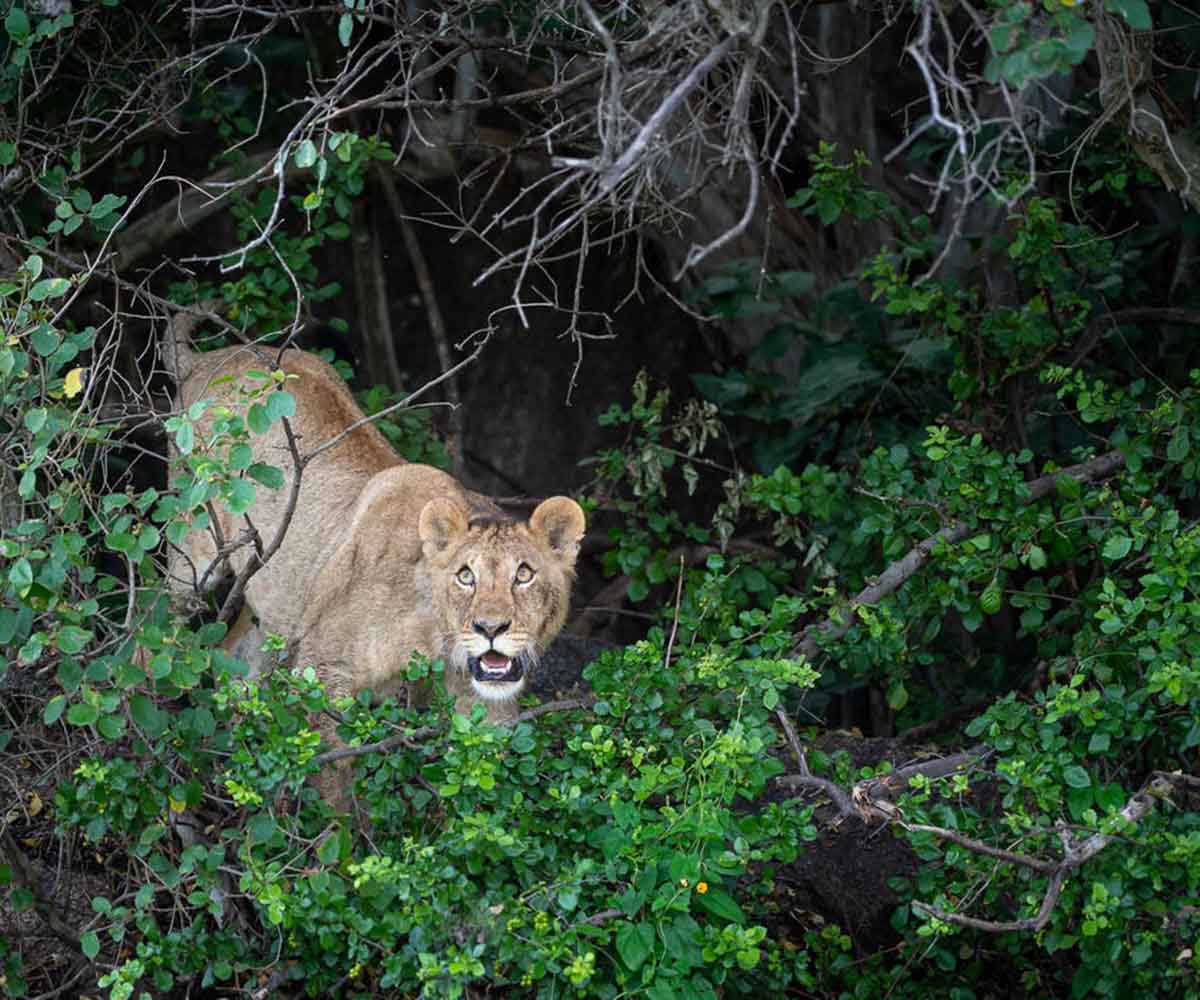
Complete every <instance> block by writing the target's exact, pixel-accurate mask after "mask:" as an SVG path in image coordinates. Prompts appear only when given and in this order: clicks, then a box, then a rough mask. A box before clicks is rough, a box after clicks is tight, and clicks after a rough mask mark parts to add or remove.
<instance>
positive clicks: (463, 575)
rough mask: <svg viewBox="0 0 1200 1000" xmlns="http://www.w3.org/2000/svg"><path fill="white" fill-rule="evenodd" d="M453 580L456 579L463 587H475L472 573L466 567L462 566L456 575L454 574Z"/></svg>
mask: <svg viewBox="0 0 1200 1000" xmlns="http://www.w3.org/2000/svg"><path fill="white" fill-rule="evenodd" d="M454 579H456V580H457V581H458V582H459V583H461V584H462V585H463V586H464V587H474V586H475V574H474V573H472V572H471V570H470V568H469V567H467V566H464V567H463V568H462V569H460V570H459V571H458V572H457V573H456V574H454Z"/></svg>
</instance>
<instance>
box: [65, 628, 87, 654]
mask: <svg viewBox="0 0 1200 1000" xmlns="http://www.w3.org/2000/svg"><path fill="white" fill-rule="evenodd" d="M91 638H92V633H91V632H88V631H87V630H86V629H82V628H79V627H78V626H77V625H67V626H64V627H63V629H62V631H61V632H59V633H58V648H59V649H60V650H62V652H64V653H78V652H79V651H80V650H82V649H83V647H84V646H86V645H87V644H88V642H90V641H91Z"/></svg>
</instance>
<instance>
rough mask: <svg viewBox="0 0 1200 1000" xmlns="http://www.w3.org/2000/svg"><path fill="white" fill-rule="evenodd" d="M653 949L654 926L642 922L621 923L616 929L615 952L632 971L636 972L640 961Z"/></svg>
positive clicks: (640, 963)
mask: <svg viewBox="0 0 1200 1000" xmlns="http://www.w3.org/2000/svg"><path fill="white" fill-rule="evenodd" d="M653 951H654V928H653V927H651V926H650V924H648V923H645V922H644V921H643V922H640V923H636V924H628V923H627V924H622V925H621V927H620V928H619V929H618V930H617V954H618V955H620V956H621V961H622V962H624V963H625V964H626V965H627V966H628V967H629V969H630V971H632V972H637V970H638V969H639V968H641V966H642V963H643V962H645V961H646V959H647V958H649V957H650V955H651V954H652V953H653Z"/></svg>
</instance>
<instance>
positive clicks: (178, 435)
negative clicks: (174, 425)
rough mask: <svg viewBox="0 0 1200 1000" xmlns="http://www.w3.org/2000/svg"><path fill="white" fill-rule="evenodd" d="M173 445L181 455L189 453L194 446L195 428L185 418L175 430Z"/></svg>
mask: <svg viewBox="0 0 1200 1000" xmlns="http://www.w3.org/2000/svg"><path fill="white" fill-rule="evenodd" d="M175 447H176V448H178V449H179V453H180V454H181V455H190V454H191V453H192V449H193V448H195V447H196V428H195V427H193V426H192V424H191V422H190V421H187V420H185V421H184V422H183V423H181V424H180V425H179V427H178V429H177V430H176V431H175Z"/></svg>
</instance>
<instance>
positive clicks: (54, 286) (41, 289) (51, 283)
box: [29, 278, 71, 302]
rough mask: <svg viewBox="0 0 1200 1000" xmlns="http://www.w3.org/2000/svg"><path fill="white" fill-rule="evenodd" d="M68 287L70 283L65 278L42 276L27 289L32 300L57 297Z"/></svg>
mask: <svg viewBox="0 0 1200 1000" xmlns="http://www.w3.org/2000/svg"><path fill="white" fill-rule="evenodd" d="M70 287H71V283H70V282H69V281H68V280H67V279H66V278H43V279H42V280H41V281H39V282H38V283H37V284H35V285H34V286H33V287H32V288H31V289H29V299H30V301H32V302H43V301H45V300H46V299H57V298H59V297H60V296H62V295H65V294H66V293H67V291H68V289H70Z"/></svg>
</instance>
